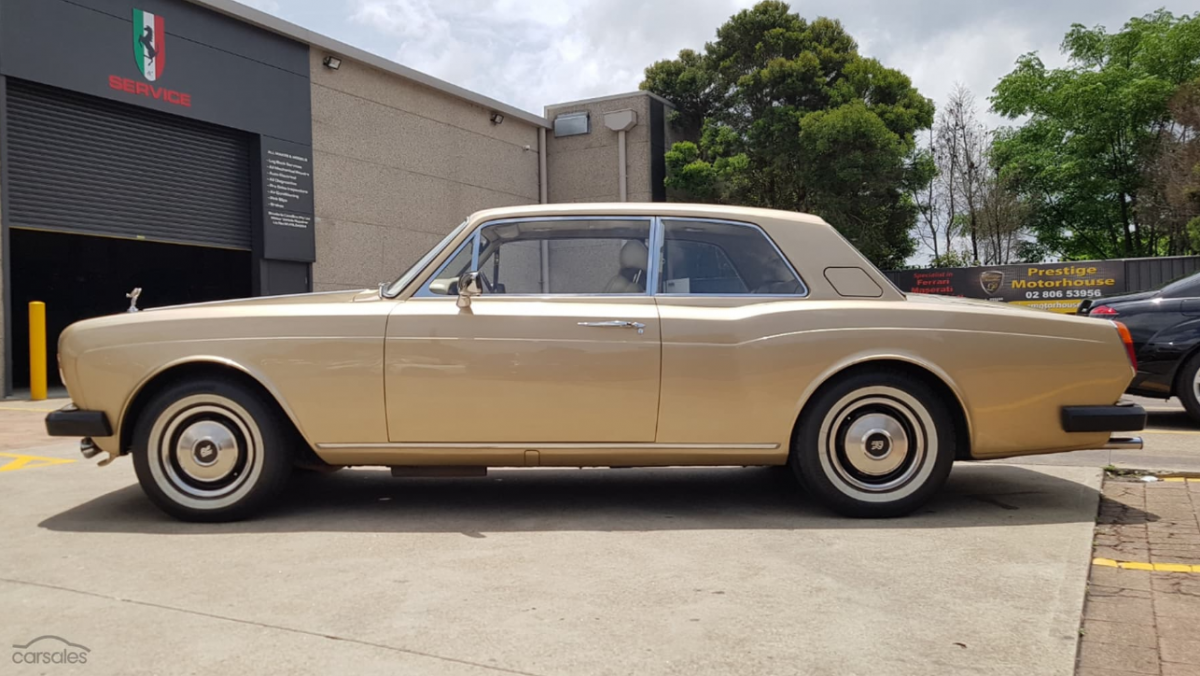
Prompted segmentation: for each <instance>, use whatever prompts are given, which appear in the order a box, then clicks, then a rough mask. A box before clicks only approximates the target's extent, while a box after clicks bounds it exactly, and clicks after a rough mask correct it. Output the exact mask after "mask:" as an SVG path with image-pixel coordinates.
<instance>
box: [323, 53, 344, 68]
mask: <svg viewBox="0 0 1200 676" xmlns="http://www.w3.org/2000/svg"><path fill="white" fill-rule="evenodd" d="M321 63H324V64H325V67H326V68H328V69H330V70H337V69H338V68H341V67H342V60H341V59H339V58H337V57H336V56H327V57H325V60H324V61H322V62H321Z"/></svg>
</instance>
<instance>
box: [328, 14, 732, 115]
mask: <svg viewBox="0 0 1200 676" xmlns="http://www.w3.org/2000/svg"><path fill="white" fill-rule="evenodd" d="M737 6H738V5H737V3H736V2H734V1H733V0H693V1H692V2H689V5H688V10H687V11H686V12H680V11H679V7H678V6H675V5H671V4H666V3H635V2H628V1H626V2H615V3H614V2H607V3H606V2H600V1H599V0H584V1H583V2H576V3H563V2H555V1H551V0H529V1H527V2H512V1H511V0H505V1H502V2H487V1H486V0H461V1H459V2H453V3H449V2H438V1H437V0H355V1H354V2H353V12H352V14H351V22H352V23H354V24H356V25H358V26H360V27H362V28H363V29H367V30H372V31H381V32H383V33H386V34H387V35H388V36H389V37H390V38H392V39H394V40H395V41H396V42H398V43H399V44H398V45H397V46H395V47H394V48H393V50H392V51H391V53H385V54H384V56H388V57H390V58H393V59H395V60H397V61H399V62H400V63H403V64H404V65H406V66H409V67H412V68H415V69H417V70H421V71H424V72H427V73H429V74H431V75H434V76H437V77H439V78H442V79H445V80H448V81H450V82H453V83H455V84H457V85H460V86H463V87H466V88H468V89H472V90H474V91H478V92H480V93H482V94H486V95H488V96H492V97H493V98H497V99H499V100H501V101H505V102H508V103H511V104H513V105H515V106H518V107H520V108H524V109H526V110H530V111H535V112H540V111H541V109H542V107H543V106H545V105H546V104H551V103H557V102H561V101H568V100H572V99H579V98H587V97H591V96H601V95H605V94H613V93H618V92H623V91H629V90H632V89H636V88H637V85H638V83H639V82H640V81H641V79H642V70H643V69H644V68H645V67H646V66H647V65H649V64H650V63H652V62H653V61H655V60H657V59H660V58H667V57H670V56H674V55H675V53H676V52H678V50H679V49H680V48H681V47H683V46H688V45H691V46H700V45H702V44H703V43H704V41H705V40H706V39H709V38H710V37H711V36H712V34H713V32H714V31H715V29H716V26H717V25H719V24H720V22H721V21H723V20H724V19H726V18H728V17H729V16H730V15H731V14H732V13H733V12H734V11H736V9H737Z"/></svg>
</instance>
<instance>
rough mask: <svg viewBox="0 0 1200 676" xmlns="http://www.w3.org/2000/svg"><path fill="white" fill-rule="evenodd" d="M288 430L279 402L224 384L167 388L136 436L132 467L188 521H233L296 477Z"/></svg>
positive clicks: (155, 496) (151, 493)
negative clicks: (294, 475)
mask: <svg viewBox="0 0 1200 676" xmlns="http://www.w3.org/2000/svg"><path fill="white" fill-rule="evenodd" d="M287 432H288V428H287V427H286V426H285V425H284V424H283V421H282V420H280V416H279V414H278V411H277V408H276V407H275V406H274V404H273V402H269V401H263V398H262V396H261V395H260V394H259V393H257V392H255V391H254V390H252V389H250V388H247V387H244V386H242V385H240V384H238V383H236V382H232V381H227V380H223V379H215V378H214V379H198V380H193V381H186V382H181V383H178V384H175V385H172V386H169V387H167V388H166V389H165V390H163V391H162V392H160V393H158V395H157V396H155V398H154V399H153V400H152V401H151V402H150V404H149V405H148V406H147V407H146V408H145V409H144V410H143V412H142V414H141V415H140V416H139V418H138V420H137V424H136V427H135V429H134V434H133V462H134V468H135V470H136V471H137V476H138V481H139V482H140V483H141V485H142V489H143V490H144V491H145V493H146V495H147V496H148V497H149V498H150V500H151V501H153V502H154V503H155V504H156V505H157V506H158V507H160V508H161V509H162V510H163V511H165V512H167V513H168V514H170V515H171V516H174V517H176V518H179V519H183V520H185V521H235V520H238V519H242V518H245V517H247V516H250V515H251V514H253V513H254V512H256V511H258V510H259V509H261V508H262V507H263V506H265V505H266V504H267V503H268V502H269V501H271V500H272V499H273V498H274V497H275V496H276V495H277V494H278V493H279V491H280V490H282V488H283V486H284V484H285V482H286V480H287V478H288V476H289V475H290V474H291V465H292V449H291V447H290V444H289V441H290V437H289V435H288V433H287Z"/></svg>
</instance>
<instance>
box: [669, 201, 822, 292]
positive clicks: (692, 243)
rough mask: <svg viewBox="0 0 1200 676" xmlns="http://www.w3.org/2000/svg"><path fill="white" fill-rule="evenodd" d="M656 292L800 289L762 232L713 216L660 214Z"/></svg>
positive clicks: (790, 290)
mask: <svg viewBox="0 0 1200 676" xmlns="http://www.w3.org/2000/svg"><path fill="white" fill-rule="evenodd" d="M662 223H663V252H662V273H661V275H660V279H661V281H660V283H659V293H664V294H691V295H747V294H749V295H753V294H767V295H804V294H805V293H806V289H805V288H804V284H803V283H802V282H801V281H800V279H799V277H797V276H796V273H795V272H794V271H793V270H792V267H791V266H790V265H789V264H788V262H787V261H786V260H784V258H783V256H782V255H781V254H780V253H779V250H778V249H776V248H775V245H774V244H773V243H772V242H771V241H770V240H769V239H767V236H766V233H764V232H763V231H762V230H760V229H759V228H757V227H754V226H751V225H745V224H738V223H725V222H718V221H703V220H683V219H664V220H663V221H662Z"/></svg>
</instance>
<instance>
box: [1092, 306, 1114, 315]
mask: <svg viewBox="0 0 1200 676" xmlns="http://www.w3.org/2000/svg"><path fill="white" fill-rule="evenodd" d="M1117 314H1118V313H1117V311H1116V310H1114V309H1112V308H1111V307H1109V306H1107V305H1098V306H1096V307H1094V308H1092V309H1091V310H1088V315H1089V316H1091V317H1116V316H1117Z"/></svg>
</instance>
